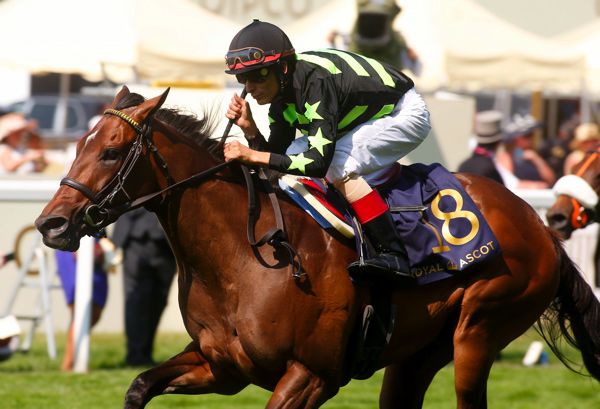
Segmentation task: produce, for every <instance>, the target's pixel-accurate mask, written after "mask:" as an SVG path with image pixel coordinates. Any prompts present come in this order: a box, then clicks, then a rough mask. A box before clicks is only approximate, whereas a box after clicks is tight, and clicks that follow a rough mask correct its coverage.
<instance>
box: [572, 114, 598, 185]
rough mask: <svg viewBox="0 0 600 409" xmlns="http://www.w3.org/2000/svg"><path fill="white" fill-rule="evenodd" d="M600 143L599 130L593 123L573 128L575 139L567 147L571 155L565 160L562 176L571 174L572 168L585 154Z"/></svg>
mask: <svg viewBox="0 0 600 409" xmlns="http://www.w3.org/2000/svg"><path fill="white" fill-rule="evenodd" d="M599 143H600V128H599V127H598V125H597V124H594V123H585V124H581V125H579V126H578V127H577V128H575V138H574V139H573V141H572V142H571V144H570V145H569V147H570V148H571V153H569V154H568V155H567V157H566V159H565V164H564V174H565V175H568V174H570V173H573V172H572V170H573V166H575V165H576V164H578V163H579V162H581V160H582V159H583V157H584V155H585V152H587V151H588V150H590V149H593V148H594V147H595V146H596V145H598V144H599Z"/></svg>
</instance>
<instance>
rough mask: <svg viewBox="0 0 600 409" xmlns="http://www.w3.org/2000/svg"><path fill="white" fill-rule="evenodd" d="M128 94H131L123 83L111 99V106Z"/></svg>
mask: <svg viewBox="0 0 600 409" xmlns="http://www.w3.org/2000/svg"><path fill="white" fill-rule="evenodd" d="M129 94H131V91H129V88H127V86H126V85H123V88H121V90H120V91H119V92H118V93H117V95H116V96H115V99H114V100H113V102H112V104H111V105H112V106H113V107H114V106H116V105H117V104H118V103H119V101H120V100H122V99H123V98H125V97H126V96H127V95H129Z"/></svg>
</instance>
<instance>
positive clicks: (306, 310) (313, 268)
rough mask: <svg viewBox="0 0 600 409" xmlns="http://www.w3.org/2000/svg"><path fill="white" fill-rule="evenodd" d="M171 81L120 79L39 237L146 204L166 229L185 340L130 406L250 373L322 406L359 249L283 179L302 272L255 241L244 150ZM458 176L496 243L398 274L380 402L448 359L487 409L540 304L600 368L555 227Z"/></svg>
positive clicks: (336, 361) (465, 392)
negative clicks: (473, 255) (157, 87)
mask: <svg viewBox="0 0 600 409" xmlns="http://www.w3.org/2000/svg"><path fill="white" fill-rule="evenodd" d="M167 93H168V90H167V91H165V92H164V93H163V94H162V95H159V96H157V97H154V98H151V99H148V100H144V99H143V97H141V96H139V95H137V94H134V93H130V92H129V90H128V89H127V88H126V87H124V88H123V89H121V91H120V92H119V93H118V94H117V95H116V97H115V99H114V101H113V103H112V105H111V108H110V109H108V110H107V111H106V112H105V115H104V116H103V118H102V119H101V120H100V121H99V122H98V123H97V124H96V126H95V127H94V128H93V129H92V130H91V131H90V132H89V133H88V134H86V135H84V137H83V138H82V139H81V140H80V141H79V142H78V145H77V156H76V158H75V161H74V162H73V164H72V167H71V169H70V170H69V173H68V174H67V176H66V177H65V178H64V179H63V180H62V182H61V186H60V187H59V189H58V190H57V192H56V193H55V195H54V197H53V198H52V199H51V200H50V202H49V203H48V204H47V205H46V207H45V208H44V210H43V211H42V213H41V215H40V216H39V217H38V219H37V220H36V226H37V228H38V230H39V231H40V232H41V233H42V235H43V238H44V243H45V244H46V245H48V246H50V247H53V248H60V249H65V250H70V251H75V250H76V249H77V248H78V246H79V240H80V238H81V237H82V236H83V235H86V234H95V233H97V232H98V230H100V229H101V228H102V227H104V226H106V225H108V224H109V223H111V222H112V221H113V220H115V219H116V218H117V217H118V215H119V214H120V213H122V212H124V211H126V210H127V209H129V208H131V207H135V206H136V205H139V204H140V203H144V206H145V207H146V208H147V209H149V210H151V211H153V212H155V213H156V214H157V216H158V218H159V219H160V221H161V223H162V226H163V227H164V229H165V231H166V233H167V236H168V238H169V241H170V244H171V246H172V248H173V251H174V254H175V256H176V258H177V264H178V270H179V275H178V285H179V307H180V310H181V314H182V317H183V321H184V325H185V327H186V330H187V332H188V334H189V335H190V337H191V339H192V341H191V342H190V344H189V345H188V346H187V347H186V348H185V349H184V350H183V351H182V352H181V353H180V354H178V355H176V356H174V357H172V358H170V359H169V360H167V361H166V362H164V363H162V364H160V365H158V366H156V367H154V368H152V369H149V370H147V371H145V372H143V373H141V374H140V375H138V376H137V377H136V379H135V380H134V381H133V382H132V384H131V385H130V387H129V389H128V391H127V394H126V397H125V405H124V407H125V408H127V409H134V408H136V409H137V408H142V407H144V406H145V405H146V404H147V403H148V401H149V400H150V399H152V398H153V397H154V396H157V395H161V394H175V393H180V394H203V393H219V394H235V393H237V392H239V391H241V390H242V389H243V388H244V387H246V386H247V385H249V384H255V385H258V386H260V387H262V388H265V389H267V390H270V391H272V392H273V393H272V395H271V397H270V399H269V401H268V403H267V405H266V407H267V408H318V407H320V406H321V405H322V404H323V403H324V402H325V401H327V400H328V399H330V398H332V397H333V396H334V395H336V394H337V393H338V391H339V388H340V387H341V386H343V385H345V384H346V383H348V382H349V381H350V379H351V378H352V365H351V364H350V362H351V361H352V359H353V357H352V351H354V349H353V348H352V347H350V345H351V344H352V342H353V337H352V334H353V333H354V332H355V328H356V327H357V325H359V323H360V322H361V321H362V317H361V315H362V310H363V307H364V305H365V304H366V303H367V302H368V301H369V296H370V290H369V288H368V287H366V286H355V285H354V284H353V282H352V281H351V279H350V278H349V276H348V273H347V271H346V266H347V265H348V263H349V262H351V261H353V260H354V259H355V257H356V249H355V248H354V246H353V245H352V244H348V243H346V242H344V241H343V240H341V239H339V238H336V237H334V236H333V235H331V234H329V233H328V232H326V231H325V230H323V229H321V227H320V226H318V224H317V223H315V222H314V220H313V219H311V218H310V217H309V216H307V215H306V213H305V212H304V211H303V210H301V209H300V208H299V207H298V206H297V205H295V204H294V203H293V202H292V201H291V200H286V198H285V197H283V195H281V193H280V192H279V193H278V195H280V197H279V202H280V206H281V212H282V214H283V218H284V220H285V224H286V226H287V236H288V240H289V243H291V244H293V246H294V247H295V249H296V251H297V256H298V257H299V259H300V262H301V264H302V274H300V275H295V274H294V273H295V272H296V269H297V267H298V266H297V264H298V263H296V262H294V260H293V259H294V256H293V255H291V254H289V253H288V252H287V251H285V250H282V249H280V248H276V247H271V246H250V245H249V244H248V241H247V237H246V234H247V231H246V228H247V225H246V221H247V220H246V216H247V215H246V212H245V211H244V210H242V209H243V207H244V206H247V205H248V203H249V201H250V198H249V196H248V195H247V189H246V187H245V184H244V178H243V177H242V172H241V171H240V169H241V168H240V166H239V164H237V163H235V162H223V156H222V149H221V145H220V142H219V141H217V140H212V139H210V138H209V136H210V133H211V132H213V129H214V128H211V124H210V122H211V120H209V119H207V118H206V117H204V118H202V119H198V118H196V117H194V116H189V115H185V114H182V113H179V112H177V111H176V110H174V109H166V108H161V105H162V104H163V102H164V101H165V99H166V97H167ZM193 136H195V137H193ZM457 178H458V179H459V180H460V182H461V183H462V184H463V185H464V187H465V189H466V191H467V192H468V193H469V195H470V196H471V197H472V198H473V200H474V202H475V203H476V204H477V205H478V207H479V208H480V209H481V211H482V213H483V215H484V216H485V218H486V219H487V220H488V223H489V224H490V226H491V228H492V230H493V232H494V234H495V235H496V238H497V239H498V242H499V243H500V245H501V247H502V255H501V256H498V257H496V258H494V259H493V260H491V261H489V262H487V263H485V264H484V265H482V266H480V267H478V268H477V269H476V271H472V272H470V273H468V274H466V273H465V274H456V275H455V276H452V277H450V278H448V279H445V280H442V281H438V282H436V283H432V284H428V285H424V286H420V287H413V288H404V287H398V288H394V290H393V294H392V297H391V302H392V303H393V304H394V305H395V307H396V308H397V311H399V313H398V318H397V322H396V325H395V327H394V330H393V333H392V335H391V338H390V340H389V342H388V343H387V345H386V347H385V349H384V350H383V352H382V354H381V355H380V357H379V360H378V364H377V369H380V368H386V369H385V375H384V383H383V386H382V391H381V395H380V406H381V407H383V408H392V407H393V408H421V407H422V404H423V398H424V395H425V392H426V390H427V388H428V387H429V385H430V383H431V381H432V379H433V377H434V375H435V374H436V373H437V372H438V370H440V369H441V368H442V367H443V366H445V365H446V364H448V363H449V362H451V361H452V360H453V361H454V368H455V386H456V400H457V407H458V408H461V409H466V408H485V407H487V397H486V388H487V379H488V375H489V372H490V368H491V366H492V363H493V362H494V358H495V357H496V356H497V354H498V352H499V351H500V350H501V349H502V348H503V347H505V346H506V345H507V344H508V343H509V342H511V341H512V340H513V339H515V338H516V337H518V336H519V335H521V334H522V333H523V332H524V331H525V330H527V329H528V328H529V327H530V326H531V325H532V324H534V322H536V320H538V318H540V316H541V315H542V314H543V313H544V312H545V311H546V314H545V316H546V317H547V319H545V320H543V322H542V325H544V326H545V328H548V329H552V325H558V327H559V329H560V330H561V331H563V332H564V333H565V334H567V335H568V339H569V340H571V341H573V343H574V344H575V346H576V347H577V348H578V349H579V350H580V351H581V353H582V356H583V361H584V363H585V365H586V368H587V370H588V371H589V373H590V374H591V375H592V376H594V378H596V379H600V335H599V334H598V326H597V324H598V319H599V317H600V315H599V314H600V303H598V301H597V300H596V298H595V297H594V296H593V294H592V291H591V289H590V288H589V286H588V285H587V284H586V283H585V281H584V280H583V279H582V278H581V276H580V275H579V273H578V271H577V269H576V267H575V266H574V264H573V263H572V261H571V260H570V259H569V258H568V256H567V255H566V253H565V251H564V250H563V248H562V246H561V243H560V240H559V239H558V238H557V237H556V236H555V235H553V234H552V233H551V231H550V230H549V229H548V228H547V227H545V226H544V224H543V223H542V221H541V220H540V219H539V217H538V216H537V214H536V212H535V211H534V210H533V209H532V208H531V207H530V206H528V205H527V204H526V203H525V202H524V201H523V200H521V199H520V198H518V197H517V196H515V195H513V194H512V193H510V192H509V191H508V190H506V189H505V188H504V187H502V186H501V185H499V184H497V183H495V182H492V181H489V180H487V179H485V178H482V177H478V176H475V175H466V174H457ZM257 195H258V203H257V204H258V207H260V208H262V209H263V210H262V212H261V213H260V217H259V219H258V220H257V221H256V231H257V232H264V231H267V230H269V229H271V228H272V227H273V225H275V224H276V220H275V219H276V217H275V216H274V212H271V211H268V209H271V201H270V198H269V194H268V192H265V191H260V192H258V193H257ZM240 206H241V207H242V208H240ZM569 323H570V325H569ZM549 333H550V334H555V332H552V331H550V332H549ZM556 341H557V340H556V339H555V338H554V337H552V336H550V337H549V342H552V343H555V342H556Z"/></svg>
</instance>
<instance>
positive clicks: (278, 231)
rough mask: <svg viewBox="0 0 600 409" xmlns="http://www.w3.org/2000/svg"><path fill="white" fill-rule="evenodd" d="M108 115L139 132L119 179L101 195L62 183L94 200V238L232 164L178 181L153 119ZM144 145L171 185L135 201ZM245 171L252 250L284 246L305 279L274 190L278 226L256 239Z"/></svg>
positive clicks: (255, 209)
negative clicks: (134, 181)
mask: <svg viewBox="0 0 600 409" xmlns="http://www.w3.org/2000/svg"><path fill="white" fill-rule="evenodd" d="M244 91H245V90H244ZM244 95H245V93H244ZM104 115H113V116H116V117H118V118H120V119H122V120H123V121H125V122H126V123H127V124H128V125H129V126H131V127H132V128H133V129H134V130H135V132H136V138H135V141H134V142H133V144H132V145H131V148H130V149H129V152H128V153H127V156H126V157H125V160H124V161H123V164H122V165H121V167H120V169H119V170H118V171H117V173H116V174H115V176H114V177H113V178H112V179H111V180H110V181H109V182H108V183H107V184H106V185H105V186H104V187H103V188H102V189H101V190H100V191H99V192H97V193H94V192H93V191H92V190H91V189H90V188H89V187H87V186H86V185H84V184H83V183H81V182H78V181H77V180H75V179H73V178H71V177H68V176H67V177H64V178H63V179H62V180H61V181H60V185H61V186H63V185H64V186H69V187H70V188H73V189H75V190H77V191H79V192H80V193H81V194H83V195H84V196H85V197H87V198H88V199H89V200H90V202H91V203H90V204H89V205H88V206H87V207H86V208H85V209H84V211H83V214H84V216H83V222H84V224H85V225H86V226H88V227H89V228H90V230H91V233H90V234H91V235H94V236H104V235H105V232H104V228H105V227H106V226H108V225H109V224H110V223H112V222H113V221H115V220H116V219H117V218H118V217H119V216H120V215H121V214H123V213H125V212H127V211H129V210H133V209H135V208H137V207H140V206H142V205H143V204H145V203H146V202H148V201H150V200H152V199H154V198H155V197H157V196H159V195H162V194H163V193H165V192H167V191H168V190H171V189H174V188H176V187H179V186H183V185H185V184H188V183H191V182H192V181H199V180H202V179H205V178H207V177H208V176H211V175H213V174H215V173H217V172H219V171H220V170H221V169H223V168H224V167H226V166H228V165H229V164H230V163H231V162H223V163H220V164H218V165H216V166H213V167H211V168H209V169H207V170H205V171H203V172H199V173H196V174H194V175H192V176H190V177H188V178H186V179H184V180H181V181H179V182H175V181H174V180H173V178H172V177H171V175H170V173H169V168H168V166H167V163H166V161H165V160H164V158H163V157H162V155H161V154H160V152H159V151H158V148H157V147H156V145H155V144H154V142H153V141H152V119H153V118H152V117H149V118H147V119H146V120H145V122H144V124H139V123H138V122H137V121H136V120H135V119H133V118H132V117H130V116H129V115H127V114H126V113H124V112H123V111H119V110H116V109H107V110H105V111H104ZM228 128H229V129H230V128H231V122H230V124H229V125H228ZM228 133H229V131H228V130H226V132H225V134H224V136H223V138H221V141H220V144H223V143H224V141H225V138H226V135H227V134H228ZM144 146H145V147H146V149H147V151H149V152H151V153H152V155H153V156H154V159H155V161H156V163H157V164H158V165H159V168H160V169H161V171H162V173H163V175H164V177H165V178H166V180H167V186H166V187H165V188H163V189H161V190H159V191H157V192H153V193H150V194H148V195H145V196H142V197H139V198H137V199H133V200H132V199H131V195H130V194H129V193H128V192H127V190H126V189H125V181H126V179H127V177H128V176H129V175H130V173H131V171H132V170H133V168H134V167H135V165H136V163H137V162H138V160H139V159H140V157H142V156H143V155H142V152H143V149H144ZM242 171H243V174H244V178H245V180H246V184H247V186H248V224H247V232H246V233H247V238H248V242H249V243H250V245H251V246H252V247H260V246H262V245H264V244H266V243H268V244H270V245H272V246H281V247H283V248H285V249H286V250H287V252H288V254H289V257H290V261H291V264H292V266H293V267H294V272H293V276H294V278H300V277H301V276H302V263H301V261H300V258H299V257H298V253H297V251H296V250H295V249H294V248H293V247H292V246H291V244H290V243H289V242H288V240H287V234H286V232H285V226H284V223H283V217H282V214H281V209H280V208H279V204H278V203H277V199H276V197H275V194H274V193H273V192H272V191H268V194H269V197H270V199H271V203H272V205H273V209H274V211H275V219H276V222H277V227H276V228H273V229H271V230H269V231H268V232H267V233H266V234H265V235H264V236H263V237H262V238H261V239H259V240H256V238H255V234H254V226H255V224H256V221H257V219H258V214H259V213H260V210H259V209H260V207H259V206H257V204H256V191H255V188H254V183H253V181H252V176H251V172H250V170H249V169H248V168H247V167H245V166H244V165H242ZM119 192H122V194H123V195H124V196H125V197H126V200H127V201H126V202H125V203H121V204H118V205H113V201H114V199H115V197H116V196H117V194H118V193H119Z"/></svg>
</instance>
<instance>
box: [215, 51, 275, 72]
mask: <svg viewBox="0 0 600 409" xmlns="http://www.w3.org/2000/svg"><path fill="white" fill-rule="evenodd" d="M280 57H281V53H276V52H275V51H264V50H262V49H260V48H258V47H246V48H240V49H239V50H230V51H228V52H227V55H226V56H225V63H226V64H227V67H228V68H229V69H230V70H236V69H238V70H239V69H241V68H243V67H250V66H252V65H256V64H261V63H263V62H271V61H276V60H278V59H279V58H280Z"/></svg>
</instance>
